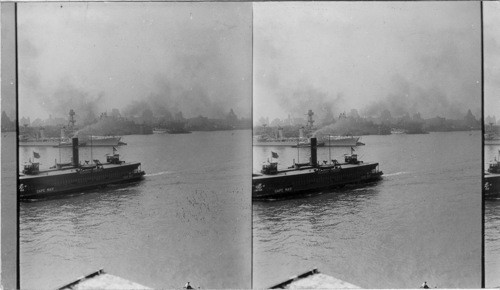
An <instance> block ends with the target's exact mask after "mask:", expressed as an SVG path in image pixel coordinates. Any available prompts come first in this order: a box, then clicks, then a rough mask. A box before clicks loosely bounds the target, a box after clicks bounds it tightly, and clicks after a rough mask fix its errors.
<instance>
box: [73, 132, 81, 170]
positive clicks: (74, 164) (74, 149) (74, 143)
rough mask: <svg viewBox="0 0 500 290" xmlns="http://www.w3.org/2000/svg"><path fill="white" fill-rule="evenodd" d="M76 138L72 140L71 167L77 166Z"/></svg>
mask: <svg viewBox="0 0 500 290" xmlns="http://www.w3.org/2000/svg"><path fill="white" fill-rule="evenodd" d="M79 163H80V161H79V160H78V138H76V137H75V138H73V166H78V164H79Z"/></svg>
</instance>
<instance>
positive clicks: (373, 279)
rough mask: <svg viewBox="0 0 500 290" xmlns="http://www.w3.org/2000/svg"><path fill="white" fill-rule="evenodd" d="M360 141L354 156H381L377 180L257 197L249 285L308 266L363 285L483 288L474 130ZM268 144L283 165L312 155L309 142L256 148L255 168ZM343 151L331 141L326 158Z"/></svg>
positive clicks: (265, 283) (478, 154) (478, 144)
mask: <svg viewBox="0 0 500 290" xmlns="http://www.w3.org/2000/svg"><path fill="white" fill-rule="evenodd" d="M361 141H363V142H365V143H366V146H360V147H357V148H356V153H358V154H359V156H360V158H361V159H362V160H364V161H375V162H379V163H380V169H381V170H382V171H384V179H383V180H382V181H381V182H378V183H376V184H371V185H368V186H366V187H361V188H344V189H342V190H336V191H330V192H328V191H324V192H321V193H320V194H313V195H310V196H307V197H302V198H296V199H291V200H281V201H279V200H278V201H267V202H256V203H254V205H253V235H254V240H253V243H254V251H253V262H254V264H253V274H254V276H253V281H254V287H258V288H261V287H266V286H270V285H272V284H274V283H276V282H279V281H282V280H285V279H287V278H289V277H291V276H293V275H296V274H299V273H301V272H303V271H306V270H309V269H311V268H313V267H317V268H319V270H320V271H321V272H323V273H325V274H328V275H332V276H334V277H337V278H339V279H342V280H345V281H347V282H350V283H353V284H356V285H358V286H361V287H365V288H402V287H403V288H407V287H410V288H417V287H419V286H420V285H421V284H422V283H423V282H424V281H427V282H428V284H429V285H430V286H432V287H438V288H454V287H459V288H467V287H474V288H478V287H480V286H481V243H482V239H481V224H482V217H481V160H482V158H481V133H480V132H479V131H476V132H448V133H430V134H426V135H390V136H365V137H363V139H362V140H361ZM271 151H274V152H276V153H278V155H279V162H280V164H279V166H280V167H286V166H289V165H291V164H292V159H294V158H295V159H296V160H297V158H299V159H300V162H305V161H307V160H308V158H309V149H307V148H302V149H300V152H299V153H298V152H297V149H294V148H277V147H276V148H271V147H254V148H253V152H254V159H253V160H254V162H253V167H254V170H257V169H258V168H259V167H260V164H261V162H262V161H265V160H267V158H270V156H271ZM348 152H349V149H345V148H344V149H340V148H334V149H333V152H332V153H331V154H332V159H339V160H341V159H342V155H343V154H344V153H348ZM297 155H298V156H297ZM328 159H329V150H328V148H319V152H318V160H328Z"/></svg>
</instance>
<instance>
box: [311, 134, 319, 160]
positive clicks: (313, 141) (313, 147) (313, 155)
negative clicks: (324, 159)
mask: <svg viewBox="0 0 500 290" xmlns="http://www.w3.org/2000/svg"><path fill="white" fill-rule="evenodd" d="M316 145H317V143H316V138H311V165H312V166H316V165H317V164H318V158H317V155H316V147H317V146H316Z"/></svg>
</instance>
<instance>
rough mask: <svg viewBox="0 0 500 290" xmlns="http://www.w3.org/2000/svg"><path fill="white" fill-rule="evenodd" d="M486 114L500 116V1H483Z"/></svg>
mask: <svg viewBox="0 0 500 290" xmlns="http://www.w3.org/2000/svg"><path fill="white" fill-rule="evenodd" d="M483 10H484V15H483V18H484V62H485V65H484V116H485V117H487V116H488V115H490V116H491V115H495V116H496V117H497V119H499V118H500V3H499V2H498V1H495V2H483Z"/></svg>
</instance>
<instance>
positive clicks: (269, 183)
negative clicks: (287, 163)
mask: <svg viewBox="0 0 500 290" xmlns="http://www.w3.org/2000/svg"><path fill="white" fill-rule="evenodd" d="M310 142H311V146H310V147H311V159H310V162H309V163H294V164H293V165H292V166H291V167H289V168H288V169H284V170H278V162H276V161H271V162H268V163H266V164H264V165H263V166H262V170H261V171H260V173H254V174H253V176H252V198H253V199H274V198H287V197H291V196H293V195H295V194H299V193H304V192H310V191H318V190H322V189H327V188H336V187H338V188H340V187H343V186H345V185H348V184H360V183H364V182H371V181H377V180H380V179H381V178H382V174H383V173H382V171H380V170H379V169H378V166H379V165H378V163H365V162H363V161H360V160H358V155H357V154H353V152H352V151H353V150H354V149H352V151H351V154H345V155H344V161H345V162H343V163H340V162H338V161H337V160H330V161H323V164H320V163H319V162H318V161H317V149H316V147H317V146H316V144H317V143H316V142H317V140H316V138H311V141H310ZM277 157H278V156H277V154H276V153H274V152H273V158H277Z"/></svg>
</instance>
